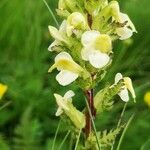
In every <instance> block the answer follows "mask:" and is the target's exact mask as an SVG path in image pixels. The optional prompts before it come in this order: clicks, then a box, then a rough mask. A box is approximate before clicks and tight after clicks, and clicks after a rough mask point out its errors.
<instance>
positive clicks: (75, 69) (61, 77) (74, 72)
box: [48, 52, 84, 86]
mask: <svg viewBox="0 0 150 150" xmlns="http://www.w3.org/2000/svg"><path fill="white" fill-rule="evenodd" d="M55 68H57V70H58V71H60V72H59V74H58V75H57V76H56V80H57V81H58V82H59V84H61V85H63V86H66V85H68V84H70V83H72V82H73V81H75V80H76V79H77V78H78V77H79V76H80V75H81V74H82V72H83V71H84V70H83V68H82V67H81V66H79V65H78V64H77V63H76V62H74V61H73V59H72V57H71V56H70V54H68V53H67V52H61V53H59V54H58V55H57V56H56V57H55V64H54V65H53V66H51V67H50V69H49V71H48V72H51V71H52V70H53V69H55Z"/></svg>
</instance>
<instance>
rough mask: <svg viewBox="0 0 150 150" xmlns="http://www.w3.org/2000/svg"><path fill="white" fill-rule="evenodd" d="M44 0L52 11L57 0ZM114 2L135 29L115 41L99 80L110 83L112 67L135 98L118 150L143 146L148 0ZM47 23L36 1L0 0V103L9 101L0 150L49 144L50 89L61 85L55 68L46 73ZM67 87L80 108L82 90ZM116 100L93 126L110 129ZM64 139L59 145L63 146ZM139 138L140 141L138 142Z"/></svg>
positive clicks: (52, 123)
mask: <svg viewBox="0 0 150 150" xmlns="http://www.w3.org/2000/svg"><path fill="white" fill-rule="evenodd" d="M47 1H48V4H49V6H50V7H51V8H52V10H53V11H55V8H56V7H57V0H47ZM120 4H121V7H122V10H123V12H126V13H128V14H129V16H130V17H131V19H132V20H133V22H134V23H135V26H136V28H137V30H138V34H136V35H135V36H134V37H133V39H132V40H130V41H126V42H124V43H120V42H116V43H115V45H114V46H115V48H114V52H115V57H114V62H113V67H112V68H111V70H110V71H109V72H108V73H107V76H106V78H105V82H108V81H109V82H111V83H113V78H114V76H115V74H116V73H117V72H122V73H123V74H125V75H128V76H130V77H131V78H132V79H133V82H134V87H135V89H136V94H137V103H136V104H133V102H132V101H130V103H129V105H128V108H127V112H126V116H125V117H124V121H127V119H128V118H129V117H130V115H131V114H132V113H135V118H134V120H133V122H132V124H131V125H130V127H129V129H128V131H127V133H126V136H125V139H124V141H123V144H122V146H121V150H138V149H140V148H141V150H142V149H143V150H148V147H150V146H147V145H148V144H149V142H148V141H149V138H150V115H149V114H150V109H149V108H148V106H147V105H146V104H145V103H144V101H143V96H144V94H145V92H147V91H148V90H150V50H149V49H150V45H149V42H150V30H149V25H150V18H149V16H150V9H149V0H142V1H140V0H126V1H123V0H120ZM57 19H58V20H59V21H61V20H60V18H58V17H57ZM49 24H51V25H55V23H54V21H53V19H52V17H51V15H50V13H49V11H48V10H47V8H46V7H45V5H44V3H43V1H42V0H36V1H35V0H22V1H20V0H11V1H10V0H1V1H0V82H2V83H5V84H7V85H8V92H7V94H6V95H5V97H4V98H3V101H0V107H1V106H3V105H4V104H6V103H9V105H8V106H7V107H5V108H3V109H2V110H0V149H1V150H9V149H15V150H38V149H40V150H50V149H51V144H52V141H53V138H54V133H55V131H56V128H57V124H58V121H59V119H58V118H56V117H55V111H56V108H57V107H56V104H55V100H54V97H53V93H54V92H56V93H60V94H64V92H65V88H64V87H61V86H60V85H58V83H57V82H56V80H55V72H54V73H53V74H51V75H49V74H48V73H47V70H48V68H49V66H50V65H51V64H52V63H53V58H54V56H55V55H54V54H52V53H50V52H48V51H47V47H48V46H49V44H50V42H51V41H52V39H51V38H50V36H49V33H48V29H47V26H48V25H49ZM103 84H104V83H101V84H100V85H99V86H98V87H97V89H100V88H101V87H102V86H103ZM71 88H72V89H74V91H75V93H78V94H77V95H76V96H75V98H74V103H76V105H77V107H78V108H83V106H84V104H85V103H84V100H83V98H82V97H83V93H82V92H81V91H80V89H79V88H78V87H76V86H74V85H71ZM67 89H69V87H68V88H67ZM117 102H118V97H116V107H115V108H114V109H113V111H111V113H107V112H106V113H104V114H101V115H100V116H99V117H98V118H97V120H96V122H97V124H96V125H97V128H98V129H101V130H104V129H106V128H108V129H109V128H111V127H114V128H115V126H116V124H117V120H118V118H119V115H120V112H121V110H122V107H123V102H119V103H117ZM66 130H67V128H66V126H65V124H61V129H60V132H59V137H58V139H57V145H59V143H60V142H61V141H62V139H63V138H64V135H65V134H66V132H67V131H66ZM67 142H69V139H68V140H67ZM67 142H66V145H64V147H63V148H64V149H67V148H65V146H67ZM144 143H146V144H145V145H146V146H143V145H144ZM146 147H147V148H146ZM56 149H57V147H56Z"/></svg>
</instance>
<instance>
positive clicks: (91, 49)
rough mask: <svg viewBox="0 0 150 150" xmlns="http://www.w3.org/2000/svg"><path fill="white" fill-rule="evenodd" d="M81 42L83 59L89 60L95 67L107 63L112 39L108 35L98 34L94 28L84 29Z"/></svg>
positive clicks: (101, 66)
mask: <svg viewBox="0 0 150 150" xmlns="http://www.w3.org/2000/svg"><path fill="white" fill-rule="evenodd" d="M81 42H82V45H83V49H82V51H81V56H82V59H83V60H85V61H89V62H90V64H91V65H92V66H93V67H95V68H103V67H104V66H106V65H107V64H108V63H109V61H110V57H109V53H110V52H111V50H112V41H111V38H110V37H109V36H108V35H106V34H100V32H98V31H95V30H91V31H86V32H84V33H83V35H82V38H81Z"/></svg>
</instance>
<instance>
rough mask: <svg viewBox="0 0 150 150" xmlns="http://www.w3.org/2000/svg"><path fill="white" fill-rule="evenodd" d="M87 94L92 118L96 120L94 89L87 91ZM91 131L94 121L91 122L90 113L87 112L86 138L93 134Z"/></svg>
mask: <svg viewBox="0 0 150 150" xmlns="http://www.w3.org/2000/svg"><path fill="white" fill-rule="evenodd" d="M85 94H86V97H87V102H88V105H89V108H90V111H91V114H92V117H93V118H95V115H96V112H95V108H94V96H93V89H90V90H86V91H85ZM91 129H92V120H91V117H90V114H89V112H88V111H87V112H86V126H85V134H86V137H88V136H89V134H90V133H91Z"/></svg>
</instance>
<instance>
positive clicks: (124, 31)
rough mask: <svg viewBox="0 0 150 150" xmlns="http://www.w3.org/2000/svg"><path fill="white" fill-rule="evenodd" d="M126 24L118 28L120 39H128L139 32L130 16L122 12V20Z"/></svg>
mask: <svg viewBox="0 0 150 150" xmlns="http://www.w3.org/2000/svg"><path fill="white" fill-rule="evenodd" d="M119 23H122V24H124V23H125V25H124V26H123V27H119V28H117V29H116V33H117V35H118V36H119V37H120V38H119V39H120V40H126V39H128V38H130V37H131V36H132V35H133V33H134V32H137V31H136V29H135V26H134V24H133V23H132V21H131V20H130V18H129V16H128V15H127V14H124V13H120V22H119Z"/></svg>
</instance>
